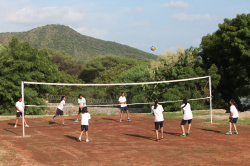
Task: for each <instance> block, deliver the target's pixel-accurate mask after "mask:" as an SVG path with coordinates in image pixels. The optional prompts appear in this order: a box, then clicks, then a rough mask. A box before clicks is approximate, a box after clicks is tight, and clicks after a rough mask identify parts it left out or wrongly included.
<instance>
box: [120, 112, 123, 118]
mask: <svg viewBox="0 0 250 166" xmlns="http://www.w3.org/2000/svg"><path fill="white" fill-rule="evenodd" d="M122 114H123V111H121V117H120V119H122Z"/></svg>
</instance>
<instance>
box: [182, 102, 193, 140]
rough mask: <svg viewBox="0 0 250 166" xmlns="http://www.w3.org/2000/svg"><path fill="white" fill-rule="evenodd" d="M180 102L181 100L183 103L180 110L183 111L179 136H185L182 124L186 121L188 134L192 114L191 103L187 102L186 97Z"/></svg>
mask: <svg viewBox="0 0 250 166" xmlns="http://www.w3.org/2000/svg"><path fill="white" fill-rule="evenodd" d="M182 102H183V104H182V105H181V111H182V112H183V114H184V115H183V119H182V121H181V131H182V135H180V136H181V137H186V134H185V128H184V125H185V124H186V123H187V122H188V131H187V135H189V133H190V129H191V122H192V119H193V114H192V111H191V105H190V104H189V103H188V102H187V99H184V100H183V101H182Z"/></svg>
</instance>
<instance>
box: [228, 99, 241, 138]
mask: <svg viewBox="0 0 250 166" xmlns="http://www.w3.org/2000/svg"><path fill="white" fill-rule="evenodd" d="M229 103H230V104H231V106H230V115H229V119H230V120H229V132H227V133H226V135H230V134H232V124H233V126H234V130H235V131H234V134H239V133H238V131H237V128H236V122H237V120H238V118H239V113H238V106H237V104H236V103H235V101H234V100H233V99H231V100H230V102H229Z"/></svg>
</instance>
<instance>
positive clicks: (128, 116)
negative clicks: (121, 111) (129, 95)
mask: <svg viewBox="0 0 250 166" xmlns="http://www.w3.org/2000/svg"><path fill="white" fill-rule="evenodd" d="M127 118H128V119H129V113H128V110H127Z"/></svg>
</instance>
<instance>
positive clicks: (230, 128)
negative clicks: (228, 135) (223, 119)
mask: <svg viewBox="0 0 250 166" xmlns="http://www.w3.org/2000/svg"><path fill="white" fill-rule="evenodd" d="M229 131H230V132H232V123H231V122H229Z"/></svg>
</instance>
